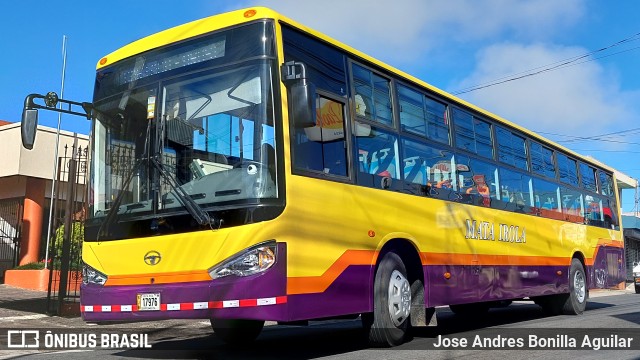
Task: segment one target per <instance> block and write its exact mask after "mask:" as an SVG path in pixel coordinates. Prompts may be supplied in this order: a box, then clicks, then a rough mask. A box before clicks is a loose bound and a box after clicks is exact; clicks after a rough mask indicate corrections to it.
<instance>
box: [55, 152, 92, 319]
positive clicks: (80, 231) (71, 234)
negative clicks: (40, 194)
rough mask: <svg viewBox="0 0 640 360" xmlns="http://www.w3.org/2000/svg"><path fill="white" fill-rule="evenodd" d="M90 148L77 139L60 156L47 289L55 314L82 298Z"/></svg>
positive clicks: (60, 312) (76, 303)
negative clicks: (83, 249) (88, 153)
mask: <svg viewBox="0 0 640 360" xmlns="http://www.w3.org/2000/svg"><path fill="white" fill-rule="evenodd" d="M87 152H88V149H87V147H81V146H78V145H77V143H76V144H74V146H71V147H68V146H65V150H64V155H63V156H61V157H59V159H58V176H57V182H56V188H55V198H54V199H55V200H54V202H53V210H52V211H53V226H52V233H51V235H50V241H49V259H50V260H49V269H51V272H50V273H49V290H48V293H47V312H48V313H49V314H53V315H63V314H64V312H65V311H64V310H65V309H66V308H73V306H74V305H75V306H78V303H79V301H80V284H81V283H82V242H83V240H84V218H85V203H86V201H85V200H86V193H87V191H86V183H87ZM67 229H69V230H67Z"/></svg>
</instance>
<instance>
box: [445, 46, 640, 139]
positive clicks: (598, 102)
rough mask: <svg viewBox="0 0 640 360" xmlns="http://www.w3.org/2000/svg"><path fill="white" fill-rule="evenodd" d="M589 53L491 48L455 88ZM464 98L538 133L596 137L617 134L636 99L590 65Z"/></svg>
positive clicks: (567, 49) (569, 49)
mask: <svg viewBox="0 0 640 360" xmlns="http://www.w3.org/2000/svg"><path fill="white" fill-rule="evenodd" d="M587 52H588V51H587V50H586V49H583V48H579V47H562V46H550V45H543V44H536V45H529V46H525V45H521V44H510V43H507V44H498V45H493V46H489V47H487V48H485V49H483V50H482V51H480V52H479V53H478V55H477V62H476V68H475V69H474V71H473V72H472V74H471V75H469V76H468V77H467V78H466V79H464V80H462V81H461V82H460V83H459V84H457V85H456V86H454V87H453V89H454V90H455V89H462V88H467V87H470V86H473V85H477V84H485V83H490V82H492V81H494V80H496V79H499V78H503V77H504V76H505V75H510V74H517V73H520V72H522V71H525V70H529V69H533V68H538V67H540V66H542V65H547V64H553V63H556V62H558V61H561V60H564V59H568V58H571V57H575V56H578V55H582V54H584V53H587ZM461 97H463V98H465V99H466V100H468V101H470V102H471V103H474V104H477V105H479V106H481V107H483V108H485V109H487V110H489V111H492V112H494V113H496V114H498V115H501V116H503V117H505V118H507V119H509V120H511V121H513V122H515V123H518V124H520V125H522V126H524V127H526V128H529V129H532V130H535V131H545V132H551V133H562V134H572V133H573V134H575V133H577V134H583V135H589V134H591V135H593V134H600V133H605V132H608V131H612V130H611V129H614V130H615V129H616V128H618V129H619V128H620V126H624V125H625V123H626V122H628V121H629V120H630V119H632V114H631V113H630V110H629V109H631V108H633V106H632V105H631V103H629V101H632V99H633V98H636V97H637V96H636V95H634V94H631V93H625V92H623V91H621V90H620V87H619V83H618V82H617V81H616V76H615V74H611V73H609V72H607V71H606V70H605V69H604V68H603V67H602V66H601V65H599V64H598V63H596V62H586V63H582V64H580V65H576V66H571V67H566V68H563V69H560V70H556V71H551V72H545V73H542V74H539V75H535V76H531V77H527V78H523V79H520V80H516V81H513V82H508V83H504V84H500V85H497V86H492V87H489V88H485V89H481V90H477V91H473V92H470V93H467V94H463V95H461ZM605 129H608V130H605ZM614 130H613V131H614Z"/></svg>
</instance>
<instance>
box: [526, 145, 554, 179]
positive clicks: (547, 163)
mask: <svg viewBox="0 0 640 360" xmlns="http://www.w3.org/2000/svg"><path fill="white" fill-rule="evenodd" d="M531 171H533V172H534V173H536V174H538V175H544V176H546V177H550V178H553V179H555V177H556V168H555V166H554V164H553V150H551V149H549V148H548V147H545V146H542V145H541V144H539V143H537V142H535V141H532V142H531Z"/></svg>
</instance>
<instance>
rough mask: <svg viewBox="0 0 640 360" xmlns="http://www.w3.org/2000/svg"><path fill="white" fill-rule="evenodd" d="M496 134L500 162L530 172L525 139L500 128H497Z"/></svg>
mask: <svg viewBox="0 0 640 360" xmlns="http://www.w3.org/2000/svg"><path fill="white" fill-rule="evenodd" d="M496 133H497V138H498V158H499V159H500V161H501V162H503V163H505V164H508V165H512V166H515V167H517V168H519V169H523V170H529V169H528V166H527V148H526V143H525V139H524V138H523V137H521V136H518V135H516V134H514V133H512V132H511V131H509V130H507V129H504V128H501V127H499V126H498V127H496Z"/></svg>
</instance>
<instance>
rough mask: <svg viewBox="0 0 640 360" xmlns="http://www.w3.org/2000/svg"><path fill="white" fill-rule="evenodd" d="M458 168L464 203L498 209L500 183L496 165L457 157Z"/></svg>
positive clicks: (461, 195)
mask: <svg viewBox="0 0 640 360" xmlns="http://www.w3.org/2000/svg"><path fill="white" fill-rule="evenodd" d="M456 168H457V176H458V180H457V183H458V184H459V187H460V198H461V200H462V201H463V202H467V203H470V204H474V205H480V206H486V207H497V205H498V204H497V199H498V191H497V189H498V188H499V182H498V171H497V169H496V167H495V165H492V164H490V163H486V162H484V161H480V160H478V159H474V158H470V157H466V156H461V155H457V156H456Z"/></svg>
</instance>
